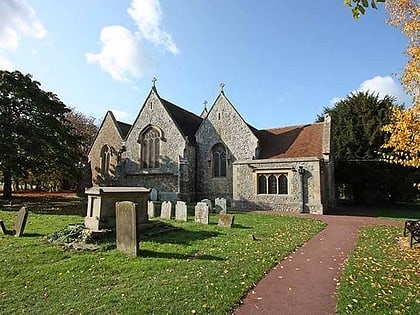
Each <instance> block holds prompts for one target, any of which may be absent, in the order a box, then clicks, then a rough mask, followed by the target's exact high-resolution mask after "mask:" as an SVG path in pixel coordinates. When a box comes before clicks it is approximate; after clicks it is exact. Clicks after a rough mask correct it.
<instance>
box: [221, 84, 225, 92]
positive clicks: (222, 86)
mask: <svg viewBox="0 0 420 315" xmlns="http://www.w3.org/2000/svg"><path fill="white" fill-rule="evenodd" d="M224 87H225V84H224V83H223V82H222V83H220V91H222V92H223V88H224Z"/></svg>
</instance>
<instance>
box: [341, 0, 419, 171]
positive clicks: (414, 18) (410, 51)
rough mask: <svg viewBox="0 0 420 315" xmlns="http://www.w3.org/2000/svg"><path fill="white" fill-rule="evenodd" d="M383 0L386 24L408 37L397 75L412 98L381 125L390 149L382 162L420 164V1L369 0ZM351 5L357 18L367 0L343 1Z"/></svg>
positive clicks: (386, 145) (373, 5) (372, 0)
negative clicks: (400, 68) (402, 68)
mask: <svg viewBox="0 0 420 315" xmlns="http://www.w3.org/2000/svg"><path fill="white" fill-rule="evenodd" d="M375 2H385V8H386V10H387V13H388V24H389V25H391V26H395V27H397V28H399V29H401V31H402V33H403V34H404V35H405V36H406V37H407V38H408V41H409V43H408V46H407V48H406V51H405V54H406V56H407V58H408V61H407V64H406V65H405V67H404V71H403V73H402V75H401V77H400V80H401V83H402V85H403V87H404V89H405V91H406V92H407V93H409V94H410V95H411V96H412V97H413V104H410V105H411V106H410V107H409V108H408V109H406V110H405V109H403V108H395V109H394V110H393V112H392V115H391V119H390V123H389V124H387V125H386V126H385V127H384V131H386V132H387V133H388V134H389V140H388V141H387V142H386V143H385V144H384V146H383V148H384V149H391V150H392V151H390V152H389V153H387V154H384V155H383V158H384V160H385V161H387V162H390V163H396V164H399V165H404V166H413V167H417V168H418V167H420V152H419V150H420V149H419V148H420V121H419V117H420V2H419V1H418V0H386V1H379V0H376V1H375V0H371V3H370V4H371V7H372V8H376V3H375ZM344 3H345V4H346V5H348V6H349V7H351V8H352V12H353V17H354V18H356V19H357V18H358V17H359V16H360V14H364V13H365V9H366V8H368V7H369V1H367V0H344Z"/></svg>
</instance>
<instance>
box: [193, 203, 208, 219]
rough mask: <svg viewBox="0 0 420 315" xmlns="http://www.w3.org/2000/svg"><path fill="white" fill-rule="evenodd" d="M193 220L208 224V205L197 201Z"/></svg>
mask: <svg viewBox="0 0 420 315" xmlns="http://www.w3.org/2000/svg"><path fill="white" fill-rule="evenodd" d="M195 222H199V223H203V224H209V207H208V206H207V203H205V202H198V203H197V205H196V206H195Z"/></svg>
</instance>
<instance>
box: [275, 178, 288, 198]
mask: <svg viewBox="0 0 420 315" xmlns="http://www.w3.org/2000/svg"><path fill="white" fill-rule="evenodd" d="M278 181H279V194H283V195H286V194H287V193H288V192H289V189H288V187H287V186H288V183H287V176H286V175H284V174H281V175H280V176H279V178H278Z"/></svg>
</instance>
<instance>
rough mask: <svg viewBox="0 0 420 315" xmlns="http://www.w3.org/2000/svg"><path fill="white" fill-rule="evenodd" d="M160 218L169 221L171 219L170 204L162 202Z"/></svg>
mask: <svg viewBox="0 0 420 315" xmlns="http://www.w3.org/2000/svg"><path fill="white" fill-rule="evenodd" d="M160 217H161V218H162V219H170V218H171V217H172V202H170V201H164V202H162V206H161V210H160Z"/></svg>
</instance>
